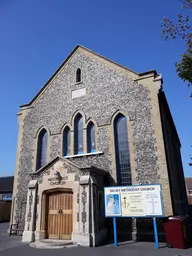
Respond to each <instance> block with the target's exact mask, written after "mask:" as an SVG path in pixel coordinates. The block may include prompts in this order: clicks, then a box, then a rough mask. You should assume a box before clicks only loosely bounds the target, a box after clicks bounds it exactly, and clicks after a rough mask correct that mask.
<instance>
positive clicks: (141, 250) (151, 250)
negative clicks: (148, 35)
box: [0, 223, 192, 256]
mask: <svg viewBox="0 0 192 256" xmlns="http://www.w3.org/2000/svg"><path fill="white" fill-rule="evenodd" d="M7 229H8V224H7V223H5V224H2V223H1V224H0V256H12V255H19V256H34V255H35V256H63V255H65V256H76V255H77V256H90V255H91V256H106V255H107V256H118V255H119V256H192V249H187V250H178V249H169V248H167V247H165V245H163V244H162V245H161V248H160V249H159V250H157V249H156V248H155V243H144V242H138V243H133V242H127V243H123V244H120V245H119V246H118V247H117V248H115V247H114V246H113V245H107V246H101V247H96V248H85V247H71V248H63V249H36V248H32V247H31V246H29V245H28V244H23V243H22V242H21V237H14V236H11V237H9V236H8V234H7Z"/></svg>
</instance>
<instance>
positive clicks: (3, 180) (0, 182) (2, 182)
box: [0, 176, 14, 222]
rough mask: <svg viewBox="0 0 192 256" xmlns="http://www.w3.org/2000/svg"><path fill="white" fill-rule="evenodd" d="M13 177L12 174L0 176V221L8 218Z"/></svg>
mask: <svg viewBox="0 0 192 256" xmlns="http://www.w3.org/2000/svg"><path fill="white" fill-rule="evenodd" d="M13 178H14V177H13V176H10V177H0V222H4V221H9V220H10V213H11V203H12V193H13Z"/></svg>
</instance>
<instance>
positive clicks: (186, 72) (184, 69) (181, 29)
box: [161, 0, 192, 97]
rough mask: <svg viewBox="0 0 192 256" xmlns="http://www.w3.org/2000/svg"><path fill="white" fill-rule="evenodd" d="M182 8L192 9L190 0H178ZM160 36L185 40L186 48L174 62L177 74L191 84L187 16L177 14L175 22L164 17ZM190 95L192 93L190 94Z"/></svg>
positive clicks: (191, 44)
mask: <svg viewBox="0 0 192 256" xmlns="http://www.w3.org/2000/svg"><path fill="white" fill-rule="evenodd" d="M180 1H181V2H182V6H181V7H182V8H183V9H189V10H190V11H192V0H180ZM161 27H162V32H163V35H162V37H163V38H164V39H165V40H169V39H176V38H177V37H179V38H181V39H182V40H184V41H185V43H186V45H187V50H186V52H185V53H184V54H182V55H181V56H182V57H181V60H180V62H179V63H176V72H177V75H178V76H179V77H180V78H181V79H182V80H183V81H187V82H188V85H189V86H191V85H192V24H191V20H190V18H189V16H183V14H179V15H178V17H177V22H176V23H174V22H172V21H171V20H170V19H168V18H166V17H165V18H164V19H163V21H162V22H161ZM191 97H192V94H191Z"/></svg>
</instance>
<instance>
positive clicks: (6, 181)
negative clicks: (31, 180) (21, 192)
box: [0, 176, 14, 193]
mask: <svg viewBox="0 0 192 256" xmlns="http://www.w3.org/2000/svg"><path fill="white" fill-rule="evenodd" d="M13 180H14V177H13V176H10V177H1V178H0V193H10V192H12V191H13Z"/></svg>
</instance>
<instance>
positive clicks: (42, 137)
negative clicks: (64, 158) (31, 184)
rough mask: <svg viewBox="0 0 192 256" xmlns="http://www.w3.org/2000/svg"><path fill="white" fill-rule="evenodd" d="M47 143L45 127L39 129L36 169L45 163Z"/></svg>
mask: <svg viewBox="0 0 192 256" xmlns="http://www.w3.org/2000/svg"><path fill="white" fill-rule="evenodd" d="M47 143H48V134H47V131H46V130H45V129H43V130H41V132H40V133H39V137H38V148H37V169H39V168H41V167H42V166H44V165H46V163H47Z"/></svg>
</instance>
